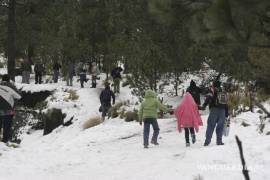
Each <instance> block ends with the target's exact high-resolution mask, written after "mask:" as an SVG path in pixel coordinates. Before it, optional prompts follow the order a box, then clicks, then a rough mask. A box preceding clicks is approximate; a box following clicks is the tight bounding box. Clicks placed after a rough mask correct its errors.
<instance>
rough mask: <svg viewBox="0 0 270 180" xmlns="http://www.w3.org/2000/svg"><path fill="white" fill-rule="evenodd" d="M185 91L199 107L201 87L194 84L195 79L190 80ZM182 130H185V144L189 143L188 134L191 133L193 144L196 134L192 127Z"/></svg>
mask: <svg viewBox="0 0 270 180" xmlns="http://www.w3.org/2000/svg"><path fill="white" fill-rule="evenodd" d="M186 92H188V93H189V94H190V95H191V96H192V98H193V100H194V101H195V103H196V104H197V106H198V107H199V106H200V105H201V97H200V94H201V92H202V90H201V88H199V87H198V86H197V85H196V83H195V81H193V80H191V81H190V86H189V87H188V88H187V90H186ZM192 104H193V103H192ZM198 107H197V109H198ZM196 114H197V113H196ZM184 130H185V137H186V146H189V145H190V143H189V134H191V138H192V143H193V144H194V143H195V142H196V135H195V131H194V128H193V127H192V126H190V127H186V128H184Z"/></svg>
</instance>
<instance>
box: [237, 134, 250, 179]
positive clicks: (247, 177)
mask: <svg viewBox="0 0 270 180" xmlns="http://www.w3.org/2000/svg"><path fill="white" fill-rule="evenodd" d="M235 139H236V143H237V145H238V148H239V153H240V158H241V162H242V166H243V169H242V172H243V175H244V177H245V180H250V178H249V174H248V170H247V165H246V161H245V158H244V153H243V147H242V142H241V141H240V139H239V138H238V136H235Z"/></svg>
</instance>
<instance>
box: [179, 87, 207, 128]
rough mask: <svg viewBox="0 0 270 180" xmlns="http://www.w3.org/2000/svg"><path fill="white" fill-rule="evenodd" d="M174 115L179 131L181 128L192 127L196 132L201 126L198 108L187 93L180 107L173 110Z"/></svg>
mask: <svg viewBox="0 0 270 180" xmlns="http://www.w3.org/2000/svg"><path fill="white" fill-rule="evenodd" d="M174 114H175V117H176V119H177V127H178V130H179V131H181V129H182V128H188V127H193V128H195V130H196V132H198V131H199V126H202V125H203V123H202V119H201V116H200V114H199V110H198V106H197V104H196V103H195V101H194V99H193V97H192V96H191V94H190V93H189V92H187V93H186V94H185V96H184V98H183V100H182V102H181V103H180V105H179V106H178V107H177V108H176V109H175V110H174Z"/></svg>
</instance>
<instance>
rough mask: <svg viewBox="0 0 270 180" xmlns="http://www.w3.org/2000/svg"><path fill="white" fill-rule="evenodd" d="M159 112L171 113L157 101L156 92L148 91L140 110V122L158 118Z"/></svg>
mask: <svg viewBox="0 0 270 180" xmlns="http://www.w3.org/2000/svg"><path fill="white" fill-rule="evenodd" d="M158 110H162V111H165V112H167V111H169V109H168V108H167V107H166V106H164V105H163V104H162V103H161V102H160V101H159V100H158V99H157V95H156V93H155V92H154V91H152V90H147V91H146V92H145V97H144V101H143V102H142V104H141V106H140V110H139V119H140V121H142V120H143V119H145V118H157V116H158Z"/></svg>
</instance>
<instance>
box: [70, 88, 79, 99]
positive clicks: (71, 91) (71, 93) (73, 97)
mask: <svg viewBox="0 0 270 180" xmlns="http://www.w3.org/2000/svg"><path fill="white" fill-rule="evenodd" d="M68 93H69V95H68V99H70V100H72V101H75V100H77V99H78V98H79V96H78V95H77V91H75V90H72V89H70V90H68Z"/></svg>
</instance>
